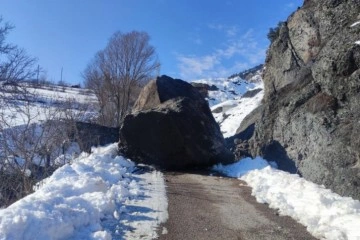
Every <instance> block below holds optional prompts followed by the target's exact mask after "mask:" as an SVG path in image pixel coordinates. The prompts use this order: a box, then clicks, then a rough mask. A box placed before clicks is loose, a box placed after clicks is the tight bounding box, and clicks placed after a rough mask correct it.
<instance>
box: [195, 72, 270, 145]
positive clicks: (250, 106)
mask: <svg viewBox="0 0 360 240" xmlns="http://www.w3.org/2000/svg"><path fill="white" fill-rule="evenodd" d="M261 74H262V69H260V70H256V71H255V72H252V73H251V76H250V77H249V78H248V80H245V79H241V78H240V77H234V78H230V79H225V78H223V79H202V80H197V81H194V82H196V83H204V84H207V85H209V86H215V87H216V89H217V90H212V91H210V90H209V91H208V96H209V97H208V98H207V100H208V102H209V106H210V108H211V111H212V113H213V116H214V118H215V120H216V121H217V122H218V123H219V125H220V129H221V132H222V133H223V135H224V137H225V138H227V137H231V136H233V135H235V133H236V130H237V129H238V128H239V126H240V123H241V121H242V120H243V119H244V118H245V117H246V116H247V115H248V114H249V113H250V112H251V111H252V110H254V109H255V108H256V107H258V106H259V105H260V104H261V100H262V98H263V95H264V91H263V89H264V85H263V82H262V78H261ZM247 93H252V94H247Z"/></svg>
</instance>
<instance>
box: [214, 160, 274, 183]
mask: <svg viewBox="0 0 360 240" xmlns="http://www.w3.org/2000/svg"><path fill="white" fill-rule="evenodd" d="M267 166H270V163H269V162H268V161H266V160H264V159H263V158H261V157H256V158H255V159H252V158H249V157H248V158H244V159H241V160H240V161H238V162H236V163H233V164H230V165H222V164H221V163H220V164H217V165H215V166H214V167H213V168H212V170H214V171H217V172H221V173H223V174H225V175H226V176H229V177H236V178H239V177H241V176H243V175H245V174H246V173H248V172H249V171H251V170H255V169H263V168H265V167H267ZM273 166H275V165H274V164H273Z"/></svg>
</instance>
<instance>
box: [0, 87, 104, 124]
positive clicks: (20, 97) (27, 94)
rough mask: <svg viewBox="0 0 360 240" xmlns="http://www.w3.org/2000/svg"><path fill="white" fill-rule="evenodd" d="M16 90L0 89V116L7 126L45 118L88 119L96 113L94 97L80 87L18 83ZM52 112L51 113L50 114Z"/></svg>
mask: <svg viewBox="0 0 360 240" xmlns="http://www.w3.org/2000/svg"><path fill="white" fill-rule="evenodd" d="M20 87H21V89H20V90H19V91H18V92H17V91H14V90H13V89H9V87H8V88H6V87H2V88H1V91H0V106H2V107H1V108H0V117H1V118H2V119H6V124H7V127H13V126H18V125H23V124H28V123H39V122H41V121H44V120H47V119H48V118H50V117H52V118H54V115H56V117H62V116H64V117H65V114H66V112H69V110H71V112H72V115H76V114H77V115H80V114H82V115H83V117H82V118H83V119H82V120H84V121H85V120H89V119H91V118H92V117H94V116H95V115H96V114H97V99H96V96H95V95H94V94H93V93H92V92H90V91H88V90H86V89H81V88H70V87H60V86H38V87H33V86H26V85H24V86H20ZM49 115H52V116H49Z"/></svg>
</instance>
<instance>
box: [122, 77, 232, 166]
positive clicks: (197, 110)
mask: <svg viewBox="0 0 360 240" xmlns="http://www.w3.org/2000/svg"><path fill="white" fill-rule="evenodd" d="M119 148H120V151H121V152H122V153H123V154H125V155H126V156H128V157H130V158H131V159H133V160H134V161H136V162H138V163H146V164H153V165H155V166H158V167H160V168H164V169H173V170H177V169H184V168H190V167H196V166H210V165H212V164H215V163H219V162H223V163H229V162H232V160H233V156H232V154H231V153H230V152H229V151H228V150H227V149H226V147H225V142H224V138H223V136H222V134H221V132H220V128H219V126H218V124H217V123H216V122H215V120H214V118H213V116H212V114H211V112H210V109H209V106H208V103H207V102H206V101H205V99H204V98H203V97H202V96H201V95H200V93H199V92H198V91H197V90H196V89H195V88H194V87H192V86H191V84H189V83H187V82H184V81H182V80H178V79H172V78H170V77H167V76H162V77H159V78H157V79H156V80H153V81H151V82H150V83H149V84H148V85H147V86H145V88H144V90H143V91H142V92H141V93H140V96H139V98H138V100H137V102H136V103H135V106H134V111H133V112H132V113H131V114H129V115H127V116H126V117H125V119H124V123H123V125H122V126H121V128H120V142H119Z"/></svg>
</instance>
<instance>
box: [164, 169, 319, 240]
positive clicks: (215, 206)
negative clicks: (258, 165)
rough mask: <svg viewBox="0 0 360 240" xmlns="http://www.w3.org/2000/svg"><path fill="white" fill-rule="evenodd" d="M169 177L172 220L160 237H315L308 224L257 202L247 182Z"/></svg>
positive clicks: (197, 176)
mask: <svg viewBox="0 0 360 240" xmlns="http://www.w3.org/2000/svg"><path fill="white" fill-rule="evenodd" d="M165 178H166V184H167V196H168V199H169V209H168V210H169V220H168V221H167V222H166V223H165V224H163V225H162V226H161V227H160V229H159V233H158V234H159V235H160V237H159V239H160V240H176V239H181V240H202V239H204V240H205V239H206V240H212V239H229V240H230V239H237V240H238V239H246V240H247V239H249V240H251V239H256V240H262V239H266V240H267V239H274V240H282V239H283V240H290V239H315V238H314V237H312V236H311V235H310V234H309V233H308V232H307V231H306V229H305V227H304V226H302V225H300V224H298V223H297V222H295V221H294V220H292V219H291V218H289V217H282V216H278V214H277V213H276V211H275V210H272V209H269V208H268V207H267V205H265V204H259V203H257V202H256V200H255V198H254V197H252V196H251V188H250V187H248V186H246V183H245V182H242V181H239V180H237V179H231V178H222V177H219V176H208V175H206V174H189V173H184V174H182V173H165ZM166 232H167V233H166ZM163 233H166V234H163Z"/></svg>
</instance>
